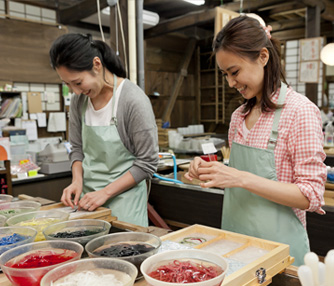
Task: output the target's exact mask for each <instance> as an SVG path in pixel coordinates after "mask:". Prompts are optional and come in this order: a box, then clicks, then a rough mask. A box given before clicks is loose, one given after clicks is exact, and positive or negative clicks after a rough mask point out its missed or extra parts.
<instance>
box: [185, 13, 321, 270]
mask: <svg viewBox="0 0 334 286" xmlns="http://www.w3.org/2000/svg"><path fill="white" fill-rule="evenodd" d="M213 50H214V54H215V55H216V61H217V64H218V66H219V68H220V69H221V71H222V72H223V74H224V76H226V79H227V81H228V83H229V85H230V87H232V88H235V89H237V90H238V91H239V93H240V94H241V95H242V96H243V98H244V99H245V103H244V104H243V105H242V106H240V107H239V108H238V109H237V110H235V111H234V113H233V114H232V118H231V123H230V129H229V146H230V147H231V154H230V158H229V166H225V165H224V164H221V163H219V162H205V161H204V160H202V159H201V158H195V160H194V161H193V162H191V163H190V168H189V172H188V174H187V175H186V178H187V179H189V180H192V179H193V178H196V179H200V180H201V181H203V182H205V183H202V184H201V186H202V187H210V188H211V187H219V188H224V189H225V190H224V205H223V214H222V228H223V229H225V230H230V231H234V232H238V233H243V234H246V235H250V236H255V237H259V238H263V239H269V240H273V241H278V242H281V243H285V244H289V245H290V253H291V255H292V256H294V257H295V264H296V265H301V264H302V263H303V258H304V255H305V254H306V253H307V252H309V249H310V248H309V241H308V236H307V232H306V210H307V211H313V212H317V213H320V214H323V213H324V211H323V210H322V208H321V206H322V205H323V204H324V199H323V195H324V184H325V181H326V166H325V164H324V163H323V161H324V159H325V157H326V156H325V153H324V151H323V134H322V121H321V116H320V111H319V109H318V107H317V106H315V105H314V104H313V103H312V102H311V101H310V100H308V98H306V97H305V96H303V95H301V94H298V93H297V92H295V91H294V90H293V89H292V88H291V87H290V86H289V87H288V86H287V85H286V83H285V82H286V81H285V78H284V76H283V72H282V71H283V70H282V66H281V61H280V45H279V42H278V41H277V40H275V39H274V38H273V37H271V35H270V29H267V27H262V26H261V24H260V23H259V22H258V20H256V19H253V18H250V17H248V16H240V17H237V18H234V19H232V20H230V21H229V22H228V23H227V24H226V26H224V28H223V29H222V30H221V31H220V32H219V33H218V34H217V36H216V38H215V40H214V42H213ZM301 130H302V132H301Z"/></svg>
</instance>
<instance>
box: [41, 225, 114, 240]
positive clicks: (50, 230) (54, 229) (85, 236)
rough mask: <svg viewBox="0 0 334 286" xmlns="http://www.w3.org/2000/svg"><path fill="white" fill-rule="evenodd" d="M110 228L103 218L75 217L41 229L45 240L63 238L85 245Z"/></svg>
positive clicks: (107, 231)
mask: <svg viewBox="0 0 334 286" xmlns="http://www.w3.org/2000/svg"><path fill="white" fill-rule="evenodd" d="M110 228H111V224H110V223H109V222H107V221H104V220H99V219H75V220H68V221H63V222H58V223H55V224H52V225H50V226H48V227H46V228H45V229H44V230H43V234H44V236H45V238H46V239H47V240H58V239H65V240H69V241H76V242H79V243H80V244H82V245H83V246H85V245H86V243H87V242H89V241H91V240H92V239H94V238H96V237H99V236H102V235H106V234H108V233H109V230H110ZM85 231H86V233H84V232H85ZM75 232H76V233H75ZM89 232H90V233H92V234H89ZM57 234H58V236H56V237H55V235H57ZM70 235H71V236H72V237H70ZM79 235H80V236H79Z"/></svg>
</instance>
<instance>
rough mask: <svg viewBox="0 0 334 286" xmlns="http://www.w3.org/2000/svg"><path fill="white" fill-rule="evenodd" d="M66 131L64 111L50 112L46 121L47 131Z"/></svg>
mask: <svg viewBox="0 0 334 286" xmlns="http://www.w3.org/2000/svg"><path fill="white" fill-rule="evenodd" d="M59 131H66V115H65V112H50V113H49V122H48V132H59Z"/></svg>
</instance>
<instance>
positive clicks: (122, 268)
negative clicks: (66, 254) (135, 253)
mask: <svg viewBox="0 0 334 286" xmlns="http://www.w3.org/2000/svg"><path fill="white" fill-rule="evenodd" d="M88 271H89V272H90V274H95V275H97V276H98V277H96V280H95V281H93V280H90V281H89V282H92V283H91V285H99V284H100V285H101V280H100V279H102V278H103V275H107V274H111V273H112V274H114V275H115V276H116V277H117V278H118V279H119V280H121V281H122V282H123V284H122V285H123V286H132V285H133V284H134V281H135V279H136V277H137V273H138V271H137V268H136V267H135V266H134V265H133V264H132V263H130V262H128V261H125V260H121V259H116V258H85V259H81V260H78V261H74V262H71V263H67V264H66V265H62V266H58V267H56V268H54V269H53V270H51V271H50V272H49V273H47V274H46V275H45V276H44V277H43V278H42V280H41V284H40V285H41V286H51V285H58V284H57V283H62V282H63V281H64V280H65V281H66V279H67V280H70V277H72V279H75V278H76V277H78V276H76V275H80V276H81V277H84V275H85V273H86V272H88ZM116 271H117V272H116ZM79 273H80V274H79ZM74 275H75V276H74ZM86 275H87V274H86ZM80 276H79V277H80ZM122 278H123V279H124V280H122ZM104 279H106V280H107V279H108V285H110V286H111V285H115V284H113V283H112V282H113V281H112V278H110V276H109V277H108V278H104ZM72 281H73V280H72ZM53 283H54V284H53ZM102 283H103V282H102ZM71 285H77V284H71ZM102 285H106V284H105V283H103V284H102ZM117 285H119V284H117Z"/></svg>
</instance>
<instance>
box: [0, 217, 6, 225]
mask: <svg viewBox="0 0 334 286" xmlns="http://www.w3.org/2000/svg"><path fill="white" fill-rule="evenodd" d="M6 220H7V217H5V216H4V215H0V227H3V226H5V224H6Z"/></svg>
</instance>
